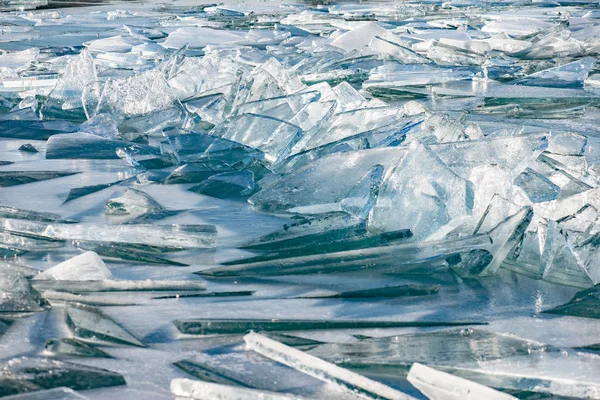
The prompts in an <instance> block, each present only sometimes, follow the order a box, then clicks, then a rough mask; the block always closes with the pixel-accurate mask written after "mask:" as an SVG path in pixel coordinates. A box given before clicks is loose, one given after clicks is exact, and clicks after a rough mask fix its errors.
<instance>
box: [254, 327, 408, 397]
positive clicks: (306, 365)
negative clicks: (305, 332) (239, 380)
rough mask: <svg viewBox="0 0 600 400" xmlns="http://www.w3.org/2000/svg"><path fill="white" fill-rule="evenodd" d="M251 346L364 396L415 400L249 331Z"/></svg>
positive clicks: (268, 355)
mask: <svg viewBox="0 0 600 400" xmlns="http://www.w3.org/2000/svg"><path fill="white" fill-rule="evenodd" d="M244 341H245V342H246V345H247V346H248V348H249V349H251V350H253V351H255V352H257V353H259V354H262V355H264V356H265V357H268V358H271V359H273V360H275V361H277V362H280V363H282V364H285V365H288V366H290V367H292V368H294V369H297V370H299V371H301V372H303V373H305V374H308V375H311V376H313V377H315V378H317V379H321V380H324V381H326V382H330V383H333V384H335V385H339V386H341V387H342V388H343V389H345V390H347V391H349V392H350V393H352V394H356V395H357V396H359V397H361V398H365V399H378V398H382V397H383V398H386V399H413V398H414V397H413V396H410V395H408V394H405V393H402V392H400V391H398V390H395V389H393V388H391V387H389V386H386V385H384V384H382V383H379V382H377V381H373V380H371V379H369V378H367V377H365V376H362V375H359V374H356V373H354V372H352V371H349V370H347V369H344V368H340V367H338V366H336V365H334V364H331V363H328V362H327V361H324V360H321V359H319V358H317V357H314V356H311V355H309V354H307V353H304V352H302V351H301V350H297V349H294V348H292V347H289V346H286V345H285V344H283V343H279V342H277V341H275V340H272V339H269V338H267V337H265V336H262V335H261V334H258V333H254V332H250V333H248V334H247V335H246V336H244Z"/></svg>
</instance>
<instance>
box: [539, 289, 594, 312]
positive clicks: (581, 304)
mask: <svg viewBox="0 0 600 400" xmlns="http://www.w3.org/2000/svg"><path fill="white" fill-rule="evenodd" d="M599 295H600V287H598V286H594V287H592V288H589V289H586V290H582V291H581V292H577V293H576V294H575V296H574V297H573V299H571V301H569V302H568V303H566V304H563V305H561V306H558V307H556V308H552V309H550V310H545V311H544V312H545V313H549V314H556V315H570V316H574V317H582V318H600V313H599V312H598V310H600V308H599V307H598V305H599V304H600V298H599Z"/></svg>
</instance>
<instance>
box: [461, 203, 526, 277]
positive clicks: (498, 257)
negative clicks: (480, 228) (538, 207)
mask: <svg viewBox="0 0 600 400" xmlns="http://www.w3.org/2000/svg"><path fill="white" fill-rule="evenodd" d="M532 218H533V210H532V209H531V207H523V208H521V209H520V210H519V211H517V212H516V213H515V214H514V215H511V216H510V217H508V218H506V219H505V220H504V221H502V222H501V223H499V224H498V225H497V226H496V227H495V228H494V229H492V230H491V231H489V232H488V235H489V236H490V238H491V240H492V245H491V246H490V247H489V248H488V249H485V251H484V252H477V251H473V252H470V253H469V254H470V256H471V257H469V256H467V257H462V260H461V262H459V263H457V264H456V265H453V266H452V269H453V270H454V271H455V272H456V273H458V274H459V275H460V276H463V277H468V276H475V275H479V276H486V275H491V274H494V273H495V272H496V271H497V270H498V268H499V267H500V265H501V264H502V263H503V262H504V260H505V259H506V258H507V257H508V256H509V254H511V252H513V251H515V249H516V248H517V247H518V246H519V245H520V243H521V242H522V241H523V236H524V235H525V231H526V229H527V227H528V226H529V224H530V223H531V220H532Z"/></svg>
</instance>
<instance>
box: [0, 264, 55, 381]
mask: <svg viewBox="0 0 600 400" xmlns="http://www.w3.org/2000/svg"><path fill="white" fill-rule="evenodd" d="M48 307H49V304H48V302H47V301H46V300H44V299H43V298H42V297H41V296H40V294H39V293H38V292H37V291H36V290H35V289H33V288H32V287H31V285H30V283H29V281H28V280H27V279H25V277H24V274H23V273H21V272H19V270H16V269H14V268H12V267H10V266H9V267H0V312H4V313H10V312H17V313H18V312H40V311H44V310H45V309H47V308H48ZM0 386H1V385H0Z"/></svg>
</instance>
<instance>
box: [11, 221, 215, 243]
mask: <svg viewBox="0 0 600 400" xmlns="http://www.w3.org/2000/svg"><path fill="white" fill-rule="evenodd" d="M0 224H2V230H3V231H5V232H9V233H15V234H20V235H25V236H27V235H34V236H39V237H41V238H47V239H60V240H82V241H95V242H116V243H123V244H137V245H146V246H158V247H165V248H174V249H186V248H212V247H214V243H215V236H216V228H215V226H214V225H151V224H135V225H118V226H113V225H92V224H43V223H38V222H30V221H21V220H11V219H1V220H0Z"/></svg>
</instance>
